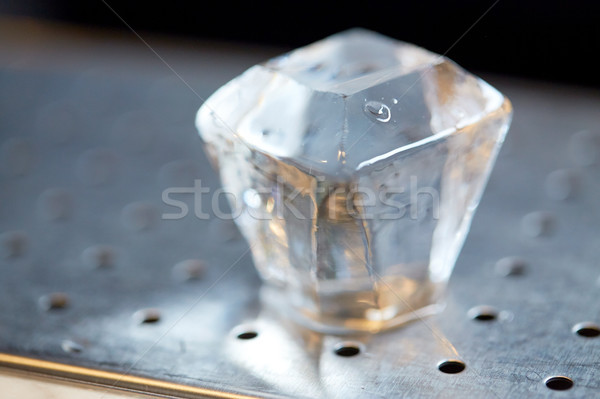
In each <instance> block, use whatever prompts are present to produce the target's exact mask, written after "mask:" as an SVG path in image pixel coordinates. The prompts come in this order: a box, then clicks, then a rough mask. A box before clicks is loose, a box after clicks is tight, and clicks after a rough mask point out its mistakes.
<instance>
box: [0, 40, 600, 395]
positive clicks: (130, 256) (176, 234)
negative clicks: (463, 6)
mask: <svg viewBox="0 0 600 399" xmlns="http://www.w3.org/2000/svg"><path fill="white" fill-rule="evenodd" d="M4 40H5V39H4ZM40 40H41V39H40ZM131 46H133V47H135V45H134V44H131ZM14 51H16V53H18V51H17V50H14ZM195 51H196V53H195V57H197V58H193V57H192V59H199V60H201V62H198V64H197V68H196V70H195V72H194V74H193V75H191V76H190V77H189V78H188V74H186V75H185V77H186V80H187V81H188V82H189V83H190V85H191V86H192V87H193V88H194V89H195V90H196V91H197V92H198V93H199V94H200V95H201V96H203V97H204V96H207V95H209V94H210V92H211V91H212V90H214V89H215V88H216V87H218V86H219V85H220V84H222V83H223V82H225V81H226V80H227V79H229V78H231V77H232V76H234V75H235V74H237V73H238V72H239V70H242V69H243V68H245V67H247V66H249V65H252V64H253V63H255V62H256V61H257V60H256V59H255V58H256V57H254V58H253V56H245V55H243V54H242V55H239V56H230V57H229V58H227V59H219V58H217V57H216V56H215V54H214V52H213V53H211V51H212V50H210V49H206V50H203V49H200V50H195ZM92 52H93V51H92ZM7 53H8V54H9V55H10V54H12V53H10V51H9V50H4V54H3V58H2V60H3V63H2V65H3V66H2V70H1V71H0V112H1V116H0V146H1V154H2V155H1V157H2V159H1V160H2V168H1V169H0V170H1V171H2V177H1V178H0V187H1V188H0V233H2V240H1V241H2V242H1V245H2V250H3V254H4V255H5V258H4V259H2V260H1V261H0V352H2V353H4V354H10V355H18V356H23V357H26V358H35V359H43V360H47V361H52V362H58V363H63V364H70V365H75V366H81V367H82V368H86V369H91V370H103V371H107V372H114V373H117V375H120V374H123V375H124V376H123V378H122V379H121V380H118V379H117V380H115V381H114V382H112V383H109V382H108V380H103V381H101V383H102V384H106V385H117V386H119V385H123V384H126V383H127V382H128V377H127V376H129V375H131V376H139V377H148V378H151V379H153V380H154V379H155V380H159V381H165V382H169V383H173V385H171V388H170V390H167V393H170V394H172V395H174V396H177V395H181V396H184V395H187V396H193V395H201V394H202V395H211V394H213V393H214V394H215V395H216V394H217V392H221V394H222V393H223V392H233V393H239V394H248V395H255V396H259V397H263V396H264V397H306V398H314V397H324V398H330V397H334V398H377V397H381V398H390V397H402V396H403V397H411V398H418V397H448V398H452V397H457V396H459V395H463V396H464V395H466V396H468V397H499V398H504V397H506V398H509V397H510V398H512V397H554V396H556V397H563V396H565V395H566V396H568V397H581V398H583V397H593V396H594V395H597V394H598V392H599V390H600V364H599V363H598V359H600V337H597V338H594V337H583V336H580V335H577V334H576V333H574V332H573V331H572V328H573V327H574V326H575V325H576V324H578V323H582V322H596V323H598V322H600V301H599V300H598V298H599V297H600V296H599V294H600V280H599V277H600V265H599V263H598V259H599V257H600V235H599V233H598V227H597V226H598V225H599V224H600V207H599V206H598V197H599V195H600V166H599V163H598V162H599V161H600V157H599V152H600V147H599V146H598V142H597V138H594V137H595V136H594V134H598V133H600V131H599V126H600V114H599V113H598V109H599V108H600V95H599V94H598V93H597V92H593V91H588V90H584V89H575V88H566V87H560V86H553V85H546V84H537V83H530V82H524V81H517V80H503V79H498V78H493V77H491V78H488V79H489V81H490V82H491V83H493V84H495V85H496V86H497V87H498V88H499V89H500V90H502V91H503V92H505V93H506V94H507V95H508V96H509V98H511V100H512V101H513V104H514V108H515V119H514V124H513V127H512V128H511V131H510V133H509V135H508V138H507V141H506V144H505V146H504V148H503V150H502V152H501V154H500V156H499V159H498V163H497V166H496V168H495V170H494V172H493V174H492V177H491V179H490V181H489V184H488V187H487V190H486V192H485V195H484V197H483V199H482V201H481V204H480V207H479V210H478V213H477V215H476V216H475V218H474V221H473V226H472V229H471V232H470V234H469V236H468V238H467V241H466V244H465V247H464V250H463V252H462V254H461V256H460V258H459V260H458V262H457V266H456V269H455V271H454V274H453V276H452V278H451V281H450V284H449V288H448V295H447V307H446V309H445V310H444V311H443V312H442V313H441V314H439V315H437V316H435V317H430V318H427V319H423V320H421V321H417V322H414V323H412V324H410V325H408V326H406V327H404V328H401V329H398V330H394V331H390V332H386V333H382V334H379V335H376V336H352V337H347V336H346V337H343V338H342V337H336V336H327V335H319V334H316V333H313V332H309V331H307V330H304V329H302V328H300V327H298V326H293V325H290V324H288V323H287V322H285V321H284V320H281V319H280V318H279V316H278V315H277V311H276V307H273V306H272V305H273V304H270V303H269V301H268V298H269V295H268V292H262V294H261V291H260V290H259V287H260V282H259V279H258V277H257V276H256V273H255V271H254V269H253V267H252V265H251V261H250V257H249V252H248V247H247V245H246V244H245V242H244V241H243V240H242V239H241V237H240V235H239V234H238V233H237V230H236V229H235V227H234V226H233V223H232V222H230V221H222V220H218V219H214V218H213V219H212V220H200V219H198V218H196V217H194V215H193V212H192V210H193V205H194V204H193V201H192V197H191V195H190V194H181V195H180V196H178V197H177V199H181V200H183V201H185V202H186V203H187V204H188V206H189V207H190V214H189V215H188V216H187V217H185V218H183V219H181V220H162V219H161V218H160V215H161V214H162V213H163V212H173V208H172V207H169V206H168V205H166V204H164V203H163V202H162V200H161V198H162V191H163V189H164V188H165V187H172V186H193V181H194V179H197V178H200V179H202V181H203V182H206V183H209V184H210V185H211V186H212V187H213V188H217V184H218V182H217V179H216V176H215V174H214V172H213V170H212V169H211V168H210V167H209V165H208V163H207V161H206V159H205V157H204V155H203V153H202V149H201V143H200V140H199V138H198V137H197V134H196V132H195V129H194V126H193V119H194V113H195V111H196V110H197V108H198V106H199V105H200V103H201V100H200V99H198V98H197V97H196V96H195V95H194V94H193V93H192V92H191V91H190V90H189V88H187V87H186V86H185V85H184V84H182V83H181V82H180V81H178V80H177V79H176V78H173V77H172V76H170V75H169V71H168V70H166V68H165V70H164V71H162V72H161V73H162V74H163V77H162V78H160V79H158V78H157V75H158V74H157V73H153V74H152V73H151V74H148V76H146V75H140V74H136V73H135V72H136V70H135V68H133V69H129V70H128V69H126V68H125V69H123V70H120V71H119V73H111V72H110V71H109V72H108V73H102V72H96V73H91V72H86V73H82V72H81V71H69V72H59V71H58V70H46V71H41V70H39V69H38V68H32V67H31V65H30V64H27V63H26V61H23V63H24V64H23V63H19V62H14V63H11V65H8V62H6V60H7V59H10V57H8V56H7V55H6V54H7ZM209 55H210V56H211V57H212V58H207V57H209ZM148 57H150V56H148ZM150 60H152V61H150ZM146 62H157V63H158V62H159V61H154V60H153V59H152V58H149V60H148V61H146ZM137 67H139V65H137ZM174 67H175V68H176V69H177V65H174ZM185 68H188V69H185ZM185 68H184V67H182V69H184V70H187V71H189V70H190V68H189V64H187V67H185ZM113 72H114V71H113ZM65 108H66V109H67V111H68V114H69V115H70V117H71V118H72V119H73V123H72V124H71V125H63V124H60V125H56V124H53V119H52V115H53V112H56V111H54V110H58V109H65ZM49 110H50V111H49ZM585 131H587V133H585ZM594 146H595V147H594ZM557 170H567V171H568V173H563V172H560V173H553V172H555V171H557ZM565 175H568V176H572V178H571V177H569V178H564V176H565ZM561 176H562V177H561ZM557 187H558V188H557ZM565 192H566V193H567V195H565ZM557 193H558V194H557ZM562 198H566V199H564V200H563V199H562ZM223 200H224V198H223ZM223 206H225V201H223ZM209 208H210V207H209V206H206V208H204V210H205V211H208V210H209ZM89 248H92V249H89ZM507 257H515V258H513V259H512V260H511V259H504V258H507ZM187 259H197V260H202V261H203V262H204V263H205V267H206V269H205V270H204V273H197V274H196V275H195V277H199V278H192V279H189V280H188V279H186V278H181V271H182V266H181V265H180V262H182V261H185V260H187ZM501 259H502V262H499V263H498V261H500V260H501ZM192 263H195V264H198V262H192ZM176 265H178V266H177V267H175V266H176ZM174 267H175V271H173V268H174ZM515 270H516V272H515ZM192 274H194V273H192ZM53 293H63V294H64V295H62V296H61V295H58V296H57V295H52V294H53ZM261 296H262V298H263V299H262V300H261ZM40 298H44V299H40ZM481 305H486V306H488V307H482V308H479V309H477V308H476V307H477V306H481ZM490 307H491V308H490ZM274 308H275V309H274ZM144 309H154V310H151V311H146V312H142V313H136V312H139V311H140V310H144ZM478 312H479V313H478ZM477 314H488V315H490V314H491V315H492V316H491V317H483V319H486V318H487V319H490V318H491V320H481V319H482V318H481V317H479V320H478V317H476V316H477ZM134 315H136V316H135V317H134ZM140 315H141V316H140ZM147 316H151V317H149V318H148V317H147ZM157 319H158V320H157ZM144 320H146V321H152V320H154V322H146V323H143V322H141V321H144ZM247 332H255V333H256V334H257V335H256V336H255V337H252V335H253V334H249V335H248V334H244V333H247ZM238 336H239V337H240V338H238ZM241 338H246V339H241ZM348 342H349V343H348ZM341 347H350V348H352V347H354V348H358V351H359V353H358V354H356V355H354V356H341V355H340V354H339V351H340V348H341ZM336 351H338V353H336ZM352 352H353V350H350V351H349V352H348V351H346V352H345V353H346V354H348V353H352ZM10 359H14V358H12V357H6V356H4V357H2V358H1V359H0V360H1V361H2V366H3V367H24V366H23V365H21V366H19V365H18V364H17V363H18V362H14V361H9V360H10ZM453 359H457V360H460V361H462V362H464V363H465V364H466V368H465V370H464V371H462V372H460V373H456V374H447V373H443V372H441V371H440V370H438V364H439V363H440V362H442V361H445V360H453ZM25 368H26V367H25ZM51 369H52V367H50V366H49V367H47V368H44V367H41V368H39V369H37V370H36V371H38V372H49V373H52V370H51ZM109 375H112V374H109ZM552 376H566V377H569V378H570V379H572V380H573V383H574V385H573V387H572V388H571V389H570V390H568V391H566V392H560V391H554V390H551V389H549V388H547V387H546V386H545V380H546V379H547V378H548V377H552ZM69 378H75V379H77V378H80V379H82V380H86V379H87V380H89V379H90V377H86V376H85V373H79V374H78V373H74V374H73V375H70V377H69ZM181 386H192V387H200V388H203V389H206V391H202V392H203V393H192V394H189V393H188V394H185V393H183V391H181V390H178V389H179V388H177V387H181ZM138 388H139V387H138ZM211 392H212V393H211Z"/></svg>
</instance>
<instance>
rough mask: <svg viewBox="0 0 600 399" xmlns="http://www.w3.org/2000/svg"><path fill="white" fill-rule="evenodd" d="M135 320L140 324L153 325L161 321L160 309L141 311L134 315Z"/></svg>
mask: <svg viewBox="0 0 600 399" xmlns="http://www.w3.org/2000/svg"><path fill="white" fill-rule="evenodd" d="M133 318H134V319H135V320H136V321H137V322H138V323H140V324H152V323H158V322H159V321H160V311H159V310H158V309H153V308H150V309H141V310H138V311H137V312H135V313H134V314H133Z"/></svg>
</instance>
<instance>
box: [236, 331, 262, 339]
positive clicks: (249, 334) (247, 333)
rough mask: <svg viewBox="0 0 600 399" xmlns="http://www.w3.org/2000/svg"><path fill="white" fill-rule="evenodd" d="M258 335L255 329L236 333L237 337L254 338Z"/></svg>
mask: <svg viewBox="0 0 600 399" xmlns="http://www.w3.org/2000/svg"><path fill="white" fill-rule="evenodd" d="M256 337H258V333H257V332H256V331H244V332H242V333H239V334H238V335H237V338H238V339H254V338H256Z"/></svg>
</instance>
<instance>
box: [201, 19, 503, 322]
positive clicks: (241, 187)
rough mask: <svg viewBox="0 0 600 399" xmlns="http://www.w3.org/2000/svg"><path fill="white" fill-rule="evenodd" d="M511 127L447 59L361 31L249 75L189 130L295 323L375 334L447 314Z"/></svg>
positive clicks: (497, 96)
mask: <svg viewBox="0 0 600 399" xmlns="http://www.w3.org/2000/svg"><path fill="white" fill-rule="evenodd" d="M511 114H512V110H511V104H510V102H509V101H508V100H507V99H506V98H505V97H504V96H503V95H502V94H501V93H499V92H498V91H497V90H495V89H494V88H492V87H491V86H489V85H488V84H487V83H485V82H484V81H482V80H481V79H479V78H477V77H476V76H474V75H471V74H469V73H467V72H466V71H464V70H463V69H462V68H460V67H459V66H458V65H456V64H455V63H453V62H452V61H450V60H448V59H447V58H445V57H442V56H439V55H437V54H434V53H431V52H429V51H427V50H424V49H421V48H419V47H416V46H414V45H411V44H407V43H404V42H400V41H396V40H393V39H390V38H387V37H385V36H381V35H379V34H377V33H374V32H370V31H366V30H361V29H354V30H350V31H346V32H342V33H339V34H336V35H333V36H331V37H328V38H326V39H324V40H322V41H319V42H316V43H314V44H311V45H308V46H306V47H303V48H300V49H297V50H294V51H292V52H290V53H288V54H284V55H282V56H279V57H276V58H274V59H271V60H269V61H267V62H265V63H262V64H259V65H256V66H254V67H252V68H250V69H248V70H247V71H246V72H244V73H243V74H242V75H240V76H238V77H237V78H235V79H233V80H232V81H230V82H229V83H227V84H226V85H225V86H223V87H222V88H220V89H219V90H218V91H217V92H215V93H214V94H213V95H212V96H211V97H210V98H209V99H208V100H207V101H206V102H205V104H204V105H203V106H202V107H201V108H200V110H199V112H198V115H197V127H198V129H199V131H200V134H201V137H202V139H203V140H204V142H205V148H206V151H207V153H208V154H209V156H210V158H211V160H212V161H213V162H214V164H215V165H216V166H217V168H218V170H219V173H220V176H221V181H222V184H223V186H224V188H225V189H226V191H228V192H230V193H232V194H233V195H232V196H231V198H232V201H231V205H232V208H233V209H234V214H236V215H237V217H236V218H235V221H236V223H237V225H238V227H239V228H240V230H241V232H242V234H243V235H244V236H245V238H246V240H247V241H248V243H249V245H250V247H251V249H252V255H253V259H254V263H255V265H256V267H257V269H258V270H259V272H260V274H261V276H262V278H263V279H264V280H265V281H266V282H267V283H271V284H272V285H273V286H276V287H279V288H278V290H279V291H280V292H281V293H282V298H285V302H286V303H288V304H289V305H290V306H291V309H293V313H294V314H295V315H296V316H299V319H300V320H304V321H306V322H307V323H308V324H309V326H311V327H314V328H316V329H322V330H328V331H338V330H339V331H352V330H364V331H378V330H381V329H383V328H387V327H391V326H394V325H398V324H402V323H404V322H406V321H408V320H410V319H413V318H415V317H420V316H421V315H425V314H427V313H428V312H429V311H430V310H431V309H434V308H435V304H436V303H437V302H438V301H439V300H440V294H441V293H442V291H443V289H444V286H445V283H446V281H447V280H448V278H449V276H450V273H451V271H452V269H453V267H454V263H455V261H456V258H457V256H458V254H459V252H460V249H461V247H462V244H463V242H464V239H465V236H466V233H467V231H468V229H469V225H470V222H471V218H472V216H473V212H474V211H475V209H476V207H477V204H478V202H479V199H480V197H481V194H482V192H483V189H484V186H485V183H486V181H487V178H488V176H489V174H490V170H491V167H492V165H493V163H494V161H495V158H496V155H497V152H498V150H499V149H500V146H501V144H502V141H503V139H504V136H505V133H506V131H507V129H508V126H509V124H510V119H511Z"/></svg>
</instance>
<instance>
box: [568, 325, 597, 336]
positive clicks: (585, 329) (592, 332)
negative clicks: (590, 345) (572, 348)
mask: <svg viewBox="0 0 600 399" xmlns="http://www.w3.org/2000/svg"><path fill="white" fill-rule="evenodd" d="M573 332H574V333H575V334H577V335H579V336H582V337H586V338H595V337H597V336H599V335H600V326H599V325H597V324H594V323H589V322H585V323H579V324H575V325H574V326H573Z"/></svg>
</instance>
